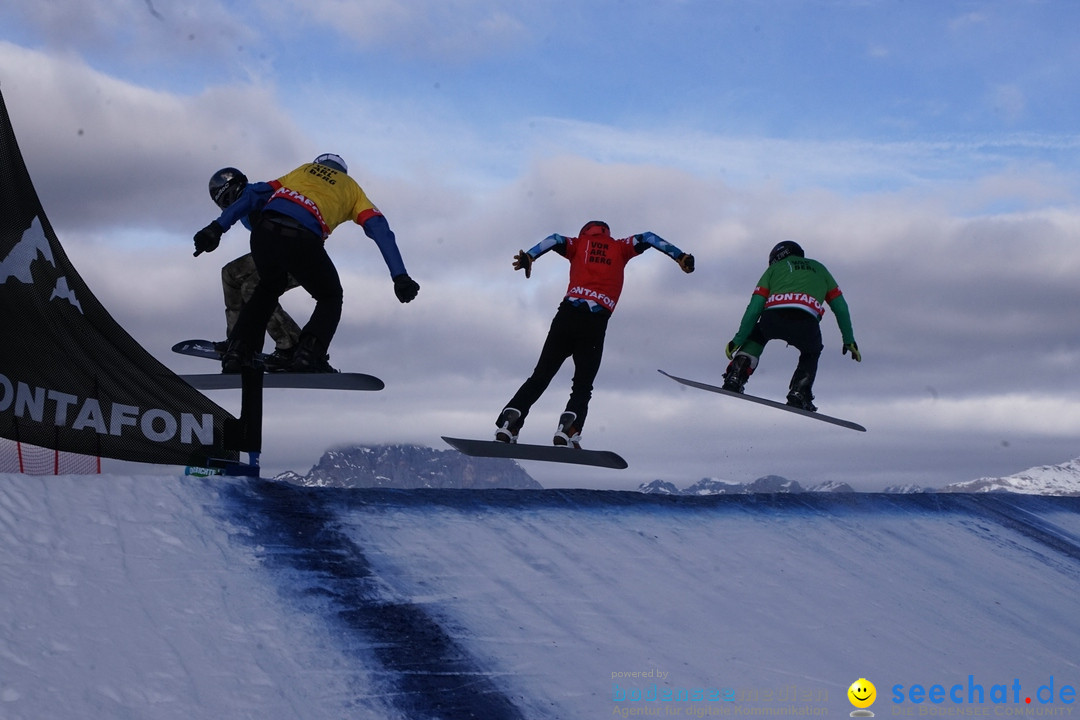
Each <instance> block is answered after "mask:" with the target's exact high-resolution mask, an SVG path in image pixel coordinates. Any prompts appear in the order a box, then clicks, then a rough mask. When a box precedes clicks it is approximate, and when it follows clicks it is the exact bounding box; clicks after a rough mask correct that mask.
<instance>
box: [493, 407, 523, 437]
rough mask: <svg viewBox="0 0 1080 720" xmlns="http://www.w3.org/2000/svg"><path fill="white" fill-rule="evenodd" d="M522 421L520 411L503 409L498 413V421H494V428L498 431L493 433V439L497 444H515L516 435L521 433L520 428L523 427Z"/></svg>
mask: <svg viewBox="0 0 1080 720" xmlns="http://www.w3.org/2000/svg"><path fill="white" fill-rule="evenodd" d="M524 424H525V423H524V421H523V420H522V419H521V411H520V410H518V409H517V408H512V407H508V408H504V409H503V411H502V412H501V413H499V419H498V420H496V421H495V427H497V428H498V430H496V431H495V439H496V440H497V441H498V442H504V443H516V442H517V438H518V433H519V432H520V431H521V426H522V425H524Z"/></svg>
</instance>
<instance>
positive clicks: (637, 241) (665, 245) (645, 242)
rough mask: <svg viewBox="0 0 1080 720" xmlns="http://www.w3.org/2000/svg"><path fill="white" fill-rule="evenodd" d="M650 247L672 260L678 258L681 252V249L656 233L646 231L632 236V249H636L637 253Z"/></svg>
mask: <svg viewBox="0 0 1080 720" xmlns="http://www.w3.org/2000/svg"><path fill="white" fill-rule="evenodd" d="M650 247H654V248H656V249H657V250H659V251H660V252H662V253H664V254H665V255H667V256H668V257H670V258H671V259H672V260H678V259H679V256H680V255H682V254H683V251H682V250H680V249H679V248H677V247H675V246H674V245H672V244H671V243H669V242H668V241H667V240H665V239H664V238H662V237H660V236H659V235H657V234H656V233H651V232H647V231H646V232H643V233H641V234H639V235H635V236H634V250H635V251H637V254H638V255H640V254H641V253H643V252H645V251H646V250H648V249H649V248H650Z"/></svg>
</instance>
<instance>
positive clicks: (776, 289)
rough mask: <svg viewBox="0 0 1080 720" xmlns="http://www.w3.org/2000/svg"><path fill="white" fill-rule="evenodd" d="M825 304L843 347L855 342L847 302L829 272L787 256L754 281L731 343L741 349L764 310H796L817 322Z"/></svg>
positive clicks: (819, 266) (804, 260)
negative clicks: (838, 329) (809, 315)
mask: <svg viewBox="0 0 1080 720" xmlns="http://www.w3.org/2000/svg"><path fill="white" fill-rule="evenodd" d="M826 304H828V305H829V307H830V308H832V311H833V314H834V315H836V323H837V325H839V326H840V334H841V335H842V336H843V339H844V343H845V344H847V343H852V342H855V333H854V332H853V331H852V329H851V313H850V312H849V310H848V306H847V301H846V300H844V294H843V293H842V292H841V291H840V288H839V287H838V286H837V284H836V280H834V279H833V276H832V274H831V273H830V272H829V270H828V269H827V268H826V267H825V266H824V265H822V264H821V263H820V262H818V261H817V260H812V259H810V258H802V257H798V256H797V255H789V256H788V257H786V258H784V259H783V260H778V261H777V262H774V263H773V264H772V265H770V266H769V267H768V268H767V269H766V270H765V273H764V274H763V275H762V276H761V279H760V280H758V284H757V287H755V288H754V293H753V295H752V296H751V298H750V304H749V305H747V306H746V312H745V313H743V318H742V322H741V323H740V324H739V332H738V333H736V335H735V338H734V339H733V340H732V342H733V343H735V345H736V346H739V347H741V346H742V345H743V344H744V343H745V342H746V339H747V338H748V337H749V336H750V331H751V330H753V328H754V324H755V323H756V322H757V319H758V317H759V316H760V315H761V313H762V312H763V311H765V310H774V309H779V308H796V309H799V310H803V311H806V312H808V313H810V314H811V315H813V316H814V317H816V318H817V319H818V320H821V318H822V316H823V315H824V314H825V305H826Z"/></svg>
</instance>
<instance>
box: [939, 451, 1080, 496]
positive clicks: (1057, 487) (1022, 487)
mask: <svg viewBox="0 0 1080 720" xmlns="http://www.w3.org/2000/svg"><path fill="white" fill-rule="evenodd" d="M938 492H962V493H976V492H978V493H983V492H1013V493H1023V494H1025V495H1080V458H1077V459H1074V460H1069V461H1068V462H1064V463H1061V464H1059V465H1040V466H1039V467H1033V468H1029V469H1028V470H1024V471H1022V472H1018V473H1016V474H1015V475H1008V476H1006V477H1001V478H977V479H975V480H968V481H966V482H958V483H953V484H951V485H946V486H945V487H943V488H941V489H940V490H938Z"/></svg>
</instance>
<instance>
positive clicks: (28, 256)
mask: <svg viewBox="0 0 1080 720" xmlns="http://www.w3.org/2000/svg"><path fill="white" fill-rule="evenodd" d="M39 255H40V256H41V257H43V258H44V259H45V262H47V263H49V264H50V265H52V266H53V267H54V268H55V267H56V260H55V259H54V258H53V254H52V247H50V246H49V239H48V238H47V237H45V232H44V231H43V230H42V229H41V219H40V218H38V217H35V218H34V222H33V223H31V224H30V227H29V228H27V229H26V231H25V232H24V233H23V235H22V238H21V239H20V240H19V242H18V243H16V244H15V247H13V248H12V249H11V252H9V253H8V254H7V257H5V258H4V259H3V260H0V285H6V284H7V283H8V281H9V280H11V279H14V280H15V281H16V282H20V283H24V284H26V285H33V284H34V277H33V275H32V274H31V272H30V266H31V264H32V263H33V262H34V261H35V260H37V258H38V256H39ZM57 298H59V299H60V300H65V301H67V302H69V303H71V304H72V305H73V306H75V309H76V310H78V311H79V312H80V313H82V311H83V309H82V306H81V305H80V304H79V299H78V298H77V297H75V292H74V291H73V290H72V289H71V288H69V287H68V282H67V278H66V277H65V276H63V275H61V276H60V277H58V278H57V279H56V286H55V287H54V288H53V291H52V295H50V296H49V300H55V299H57Z"/></svg>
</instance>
